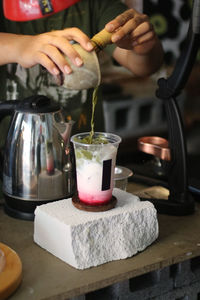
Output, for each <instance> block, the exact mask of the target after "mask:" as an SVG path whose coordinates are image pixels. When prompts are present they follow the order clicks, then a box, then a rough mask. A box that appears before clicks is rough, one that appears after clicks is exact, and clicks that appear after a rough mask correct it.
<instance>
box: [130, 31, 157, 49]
mask: <svg viewBox="0 0 200 300" xmlns="http://www.w3.org/2000/svg"><path fill="white" fill-rule="evenodd" d="M154 38H155V33H154V32H153V31H149V32H147V33H146V34H144V35H142V36H140V37H138V38H137V39H135V40H134V42H133V46H137V45H141V44H144V43H147V42H149V41H151V40H153V39H154Z"/></svg>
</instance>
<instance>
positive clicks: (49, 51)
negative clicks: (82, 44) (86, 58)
mask: <svg viewBox="0 0 200 300" xmlns="http://www.w3.org/2000/svg"><path fill="white" fill-rule="evenodd" d="M70 46H71V45H70ZM71 48H72V49H71ZM71 50H72V51H71ZM67 51H68V53H67V57H69V59H70V60H71V61H72V62H73V63H74V64H76V65H77V66H81V65H82V64H83V61H82V59H81V58H79V57H78V56H77V55H78V54H77V52H76V51H74V49H73V47H70V48H69V47H68V48H67ZM43 53H44V54H46V55H47V56H48V57H49V58H50V59H51V60H52V61H53V62H54V64H55V65H56V66H57V67H58V68H59V69H60V70H61V71H62V72H63V73H66V74H70V73H71V72H72V69H71V67H70V65H69V63H68V62H67V60H66V58H65V56H64V55H63V54H62V53H61V52H60V51H59V49H58V48H56V47H54V46H52V45H46V46H45V47H44V49H43Z"/></svg>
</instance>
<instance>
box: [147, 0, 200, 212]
mask: <svg viewBox="0 0 200 300" xmlns="http://www.w3.org/2000/svg"><path fill="white" fill-rule="evenodd" d="M199 45H200V0H194V2H193V12H192V17H191V21H190V24H189V29H188V34H187V41H186V44H185V48H184V49H183V51H182V53H181V55H180V57H179V59H178V61H177V63H176V66H175V68H174V71H173V73H172V75H171V76H170V77H169V78H168V79H164V78H161V79H159V80H158V90H157V91H156V96H157V97H158V98H159V99H161V100H162V101H163V103H164V107H165V110H166V116H167V123H168V129H169V137H168V142H169V148H170V152H171V161H170V162H165V161H163V166H164V168H165V170H166V171H167V174H168V187H169V192H170V194H169V197H168V200H162V199H150V201H151V202H153V204H154V205H155V207H156V208H157V210H158V212H159V213H164V214H170V215H178V216H180V215H188V214H192V213H193V212H194V209H195V205H194V200H193V198H192V196H191V194H190V193H189V191H188V172H187V150H186V143H185V137H184V131H183V124H182V118H181V114H180V111H179V107H178V105H177V101H176V97H177V96H178V95H179V94H180V92H181V90H182V89H183V88H184V86H185V83H186V82H187V79H188V77H189V75H190V73H191V70H192V68H193V65H194V63H195V59H196V56H197V51H198V49H199ZM143 200H144V199H143Z"/></svg>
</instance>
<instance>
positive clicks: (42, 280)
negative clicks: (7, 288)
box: [0, 184, 200, 300]
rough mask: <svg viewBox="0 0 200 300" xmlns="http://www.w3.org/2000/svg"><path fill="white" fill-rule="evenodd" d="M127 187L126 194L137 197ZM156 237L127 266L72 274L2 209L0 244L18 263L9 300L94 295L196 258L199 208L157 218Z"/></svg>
mask: <svg viewBox="0 0 200 300" xmlns="http://www.w3.org/2000/svg"><path fill="white" fill-rule="evenodd" d="M138 188H139V187H138V186H137V185H134V184H129V186H128V191H132V192H134V193H137V190H138ZM158 220H159V228H160V234H159V238H158V239H157V241H156V242H155V243H154V244H152V245H151V246H149V247H148V248H147V249H146V250H144V251H143V252H141V253H139V254H137V255H135V256H133V257H132V258H129V259H125V260H118V261H114V262H110V263H106V264H104V265H101V266H98V267H94V268H90V269H86V270H83V271H80V270H76V269H74V268H73V267H70V266H69V265H68V264H66V263H64V262H63V261H61V260H59V259H58V258H56V257H55V256H53V255H51V254H50V253H48V252H46V251H45V250H43V249H42V248H40V247H39V246H38V245H36V244H35V243H34V242H33V222H31V221H23V220H18V219H14V218H11V217H9V216H7V215H6V214H5V213H4V211H3V207H2V205H0V241H1V242H2V243H4V244H6V245H7V246H9V247H11V248H12V249H13V250H15V251H16V252H17V254H18V255H19V257H20V258H21V261H22V283H21V285H20V287H19V288H18V289H17V291H16V292H15V294H13V295H12V296H11V297H10V298H9V299H11V300H27V299H29V300H31V299H32V300H35V299H37V300H40V299H43V300H44V299H51V300H56V299H61V298H62V299H65V298H70V297H75V296H78V295H81V294H85V293H87V292H90V291H94V290H97V289H100V288H103V287H106V286H108V285H111V284H113V283H116V282H119V281H123V280H126V279H129V278H132V277H135V276H138V275H141V274H144V273H147V272H150V271H153V270H157V269H160V268H163V267H166V266H169V265H172V264H174V263H178V262H181V261H184V260H187V259H191V258H193V257H196V256H199V255H200V234H199V228H200V204H198V203H197V204H196V212H195V214H193V215H190V216H184V217H176V216H167V215H158Z"/></svg>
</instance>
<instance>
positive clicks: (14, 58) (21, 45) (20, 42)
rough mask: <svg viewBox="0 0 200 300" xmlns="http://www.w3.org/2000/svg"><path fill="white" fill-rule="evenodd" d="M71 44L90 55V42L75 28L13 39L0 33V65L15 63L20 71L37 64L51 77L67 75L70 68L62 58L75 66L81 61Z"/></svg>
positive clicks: (12, 35)
mask: <svg viewBox="0 0 200 300" xmlns="http://www.w3.org/2000/svg"><path fill="white" fill-rule="evenodd" d="M71 40H75V41H77V42H78V43H80V44H81V46H82V47H83V48H84V49H85V50H87V51H91V50H92V49H93V46H92V44H91V43H90V39H89V38H88V37H87V35H85V34H84V33H83V32H82V31H81V30H79V29H78V28H67V29H64V30H57V31H52V32H47V33H43V34H39V35H34V36H31V35H16V34H10V33H0V65H4V64H8V63H19V64H20V65H21V66H22V67H24V68H30V67H32V66H34V65H36V64H41V65H42V66H43V67H45V68H46V69H47V70H48V71H49V72H50V73H51V74H53V75H57V74H58V73H59V72H60V70H61V71H62V72H63V73H65V74H69V73H70V72H71V68H70V66H69V65H68V64H67V62H66V59H65V58H64V56H63V54H65V55H66V56H68V57H69V58H70V60H71V61H72V62H73V63H74V64H75V65H77V66H81V65H82V64H83V61H82V59H81V57H80V56H79V54H78V53H77V52H76V51H75V50H74V49H73V47H72V45H71V44H70V41H71Z"/></svg>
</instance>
